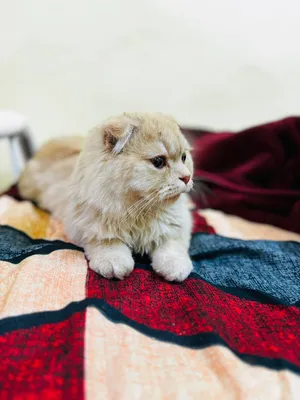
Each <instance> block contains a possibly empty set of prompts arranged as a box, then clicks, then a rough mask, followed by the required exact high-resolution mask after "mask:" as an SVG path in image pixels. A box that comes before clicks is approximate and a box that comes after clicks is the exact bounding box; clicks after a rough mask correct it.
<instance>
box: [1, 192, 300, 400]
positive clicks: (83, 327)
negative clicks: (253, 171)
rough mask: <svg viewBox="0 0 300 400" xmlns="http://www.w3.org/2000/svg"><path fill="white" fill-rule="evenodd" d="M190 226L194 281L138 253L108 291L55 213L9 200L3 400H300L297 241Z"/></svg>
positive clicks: (5, 204) (205, 215) (254, 230)
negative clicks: (168, 277)
mask: <svg viewBox="0 0 300 400" xmlns="http://www.w3.org/2000/svg"><path fill="white" fill-rule="evenodd" d="M194 217H195V218H194V220H195V224H194V225H195V229H194V230H195V233H194V236H193V240H192V244H191V248H190V254H191V256H192V259H193V264H194V271H193V273H192V274H191V276H190V277H189V278H188V279H187V280H186V281H185V282H184V283H182V284H175V283H167V282H165V281H164V280H162V279H161V278H160V277H158V276H157V275H156V274H155V273H153V271H152V270H151V267H150V264H149V260H148V259H147V258H146V257H139V256H136V258H135V260H136V268H135V270H134V272H133V274H132V275H131V276H130V277H129V278H128V279H125V280H124V281H117V280H112V281H109V280H106V279H103V278H101V277H100V276H98V275H97V274H95V273H94V272H93V271H91V270H90V269H88V263H87V261H86V259H85V257H84V253H83V251H82V249H81V248H78V247H76V246H75V245H73V244H72V243H69V242H68V239H67V238H66V237H65V235H64V232H63V227H62V226H61V224H60V223H59V222H58V221H56V220H54V219H53V218H52V217H51V216H50V215H49V214H47V213H45V212H44V211H41V210H39V209H38V208H36V207H35V206H34V205H32V204H31V203H29V202H25V201H19V200H16V199H14V193H13V192H10V194H9V195H4V196H2V197H0V224H1V226H0V310H1V319H0V345H1V352H0V393H1V400H5V399H67V398H70V399H91V400H94V399H122V400H123V399H128V400H129V399H130V400H133V399H200V398H203V399H237V398H238V399H267V398H270V399H298V398H299V393H300V378H299V372H300V341H299V337H300V309H299V306H300V268H299V264H300V262H299V260H300V258H299V257H300V243H299V242H300V236H299V235H297V234H295V233H290V232H287V231H283V230H281V229H279V228H275V227H271V226H266V225H260V224H256V223H250V222H246V221H244V220H242V219H239V218H236V217H231V216H227V215H225V214H222V213H220V212H216V211H212V210H208V211H205V212H202V213H201V214H200V213H199V212H195V213H194ZM262 238H264V239H265V240H257V239H262ZM246 239H253V240H246ZM269 239H272V240H269Z"/></svg>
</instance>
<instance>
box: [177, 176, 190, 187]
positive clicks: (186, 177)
mask: <svg viewBox="0 0 300 400" xmlns="http://www.w3.org/2000/svg"><path fill="white" fill-rule="evenodd" d="M179 179H180V180H181V181H182V182H184V183H185V184H186V185H187V184H188V183H189V181H190V179H191V175H187V176H183V177H182V178H179Z"/></svg>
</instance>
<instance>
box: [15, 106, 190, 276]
mask: <svg viewBox="0 0 300 400" xmlns="http://www.w3.org/2000/svg"><path fill="white" fill-rule="evenodd" d="M81 147H82V148H81ZM54 157H56V160H55V161H54V160H52V159H53V158H54ZM192 176H193V162H192V158H191V155H190V147H189V144H188V142H187V141H186V139H185V138H184V136H183V135H182V133H181V131H180V128H179V127H178V125H177V123H176V122H175V121H174V120H173V119H172V118H171V117H168V116H165V115H162V114H158V113H157V114H146V113H124V114H123V115H120V116H116V117H112V118H109V119H108V120H106V121H105V122H104V123H103V124H101V125H99V126H96V127H95V128H94V129H92V130H91V131H90V133H89V134H88V136H87V138H86V140H85V141H84V143H83V145H82V146H81V141H80V139H78V138H77V139H76V142H74V141H72V139H71V138H69V139H62V140H59V139H58V140H54V141H52V142H51V143H49V144H48V145H46V146H44V147H43V148H42V149H41V150H40V152H38V153H37V155H36V156H35V157H34V158H33V160H31V161H30V162H29V163H28V165H27V167H26V168H25V171H24V173H23V175H22V176H21V178H20V181H19V190H20V192H21V195H22V196H23V197H25V198H29V199H31V200H35V201H37V202H38V204H39V205H40V206H41V207H43V208H47V209H49V210H50V211H52V212H53V213H54V214H55V215H57V216H58V217H60V218H62V219H63V221H64V224H65V228H66V232H67V233H68V235H69V236H70V238H71V239H72V240H73V241H74V242H76V243H78V244H79V245H81V246H82V247H84V250H85V253H86V256H87V258H88V259H89V261H90V267H91V268H92V269H93V270H94V271H96V272H97V273H99V274H100V275H102V276H104V277H106V278H113V277H115V278H118V279H123V278H125V277H126V276H128V275H129V274H130V273H131V272H132V270H133V268H134V260H133V257H132V252H139V253H148V254H149V256H150V258H151V260H152V267H153V269H154V270H155V271H156V272H157V273H158V274H160V275H161V276H163V277H164V278H165V279H167V280H169V281H183V280H184V279H186V278H187V276H188V275H189V274H190V272H191V271H192V262H191V260H190V258H189V255H188V247H189V243H190V238H191V230H192V219H191V215H190V212H189V210H188V206H187V201H186V197H185V193H187V192H189V191H190V190H191V188H192V186H193V182H192Z"/></svg>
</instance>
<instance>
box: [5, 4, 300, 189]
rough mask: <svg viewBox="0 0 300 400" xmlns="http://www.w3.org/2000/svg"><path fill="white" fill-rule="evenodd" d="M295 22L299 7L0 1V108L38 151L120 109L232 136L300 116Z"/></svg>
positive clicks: (298, 26)
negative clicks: (19, 122)
mask: <svg viewBox="0 0 300 400" xmlns="http://www.w3.org/2000/svg"><path fill="white" fill-rule="evenodd" d="M299 17H300V2H299V0H285V1H279V0H251V1H249V0H194V1H192V0H149V1H147V0H0V33H1V34H0V109H11V110H15V111H18V112H20V113H22V114H25V115H26V116H28V118H29V121H30V124H31V128H32V132H33V134H34V139H35V142H36V144H37V146H39V145H40V144H41V143H42V142H44V141H45V140H47V139H48V138H50V137H53V136H61V135H68V134H74V133H83V134H84V133H86V131H87V130H88V129H89V128H90V127H92V126H93V125H94V124H96V123H99V122H101V120H102V119H103V118H105V117H107V116H109V115H113V114H116V113H120V112H122V111H162V112H166V113H170V114H173V115H174V116H175V117H176V118H177V120H178V121H179V123H181V124H182V125H187V126H204V127H209V128H212V129H232V130H237V129H240V128H243V127H248V126H250V125H253V124H258V123H261V122H265V121H269V120H273V119H277V118H281V117H284V116H287V115H292V114H299V111H300V45H299V41H300V23H299ZM0 173H1V177H0V180H1V182H2V185H3V182H4V181H5V182H6V181H8V180H9V179H10V163H9V156H8V151H7V147H6V145H5V144H4V143H0Z"/></svg>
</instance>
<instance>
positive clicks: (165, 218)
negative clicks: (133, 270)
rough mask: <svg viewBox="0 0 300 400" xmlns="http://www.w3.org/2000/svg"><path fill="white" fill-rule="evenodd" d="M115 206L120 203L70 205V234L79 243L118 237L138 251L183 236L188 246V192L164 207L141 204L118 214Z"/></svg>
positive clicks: (68, 216)
mask: <svg viewBox="0 0 300 400" xmlns="http://www.w3.org/2000/svg"><path fill="white" fill-rule="evenodd" d="M100 204H101V203H100ZM115 207H116V203H114V204H112V203H107V204H105V203H103V204H102V206H101V207H99V208H98V207H97V208H96V207H95V206H93V205H91V204H87V203H82V204H81V206H80V205H78V204H77V205H76V206H75V207H69V209H68V210H69V213H68V215H67V217H66V229H67V232H68V234H69V236H70V237H71V238H72V239H73V240H74V241H75V242H77V243H82V242H86V241H87V240H91V239H93V240H95V241H99V242H101V241H103V240H112V239H116V238H117V239H120V240H121V241H122V242H123V243H125V244H126V245H128V246H129V247H130V248H131V249H132V250H133V251H135V252H138V253H151V251H152V250H153V249H154V248H156V247H158V246H160V245H161V243H163V241H165V240H166V239H174V240H175V239H178V238H181V239H182V240H183V242H184V243H187V245H188V242H189V240H190V231H191V225H192V221H191V216H190V213H189V211H188V208H187V198H186V197H185V195H181V196H180V197H179V199H178V200H177V201H176V202H175V203H173V204H172V205H170V206H168V207H167V208H164V209H155V210H153V209H151V208H150V209H143V208H142V207H139V208H137V210H135V211H134V212H131V213H130V211H132V209H131V210H130V209H129V210H123V212H122V213H119V212H118V213H115V212H114V210H115ZM74 227H76V229H74Z"/></svg>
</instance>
